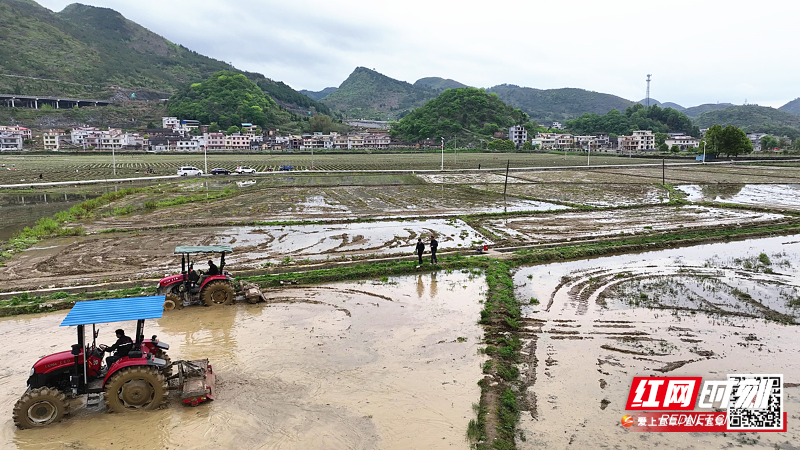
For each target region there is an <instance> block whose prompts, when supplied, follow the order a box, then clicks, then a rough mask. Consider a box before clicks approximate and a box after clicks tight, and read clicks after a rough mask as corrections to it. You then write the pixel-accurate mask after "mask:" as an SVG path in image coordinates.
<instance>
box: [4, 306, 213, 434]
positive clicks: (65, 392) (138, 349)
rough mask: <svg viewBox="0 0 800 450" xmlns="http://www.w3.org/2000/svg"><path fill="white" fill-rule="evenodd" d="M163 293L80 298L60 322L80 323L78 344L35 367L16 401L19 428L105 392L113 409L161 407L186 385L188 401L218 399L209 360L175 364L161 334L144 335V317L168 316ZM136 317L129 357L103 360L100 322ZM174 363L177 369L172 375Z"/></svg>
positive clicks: (40, 423)
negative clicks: (88, 338)
mask: <svg viewBox="0 0 800 450" xmlns="http://www.w3.org/2000/svg"><path fill="white" fill-rule="evenodd" d="M163 303H164V296H152V297H136V298H118V299H107V300H94V301H85V302H78V303H76V304H75V306H73V308H72V310H71V311H70V312H69V314H67V317H66V318H64V321H63V322H61V326H62V327H63V326H71V325H77V329H78V343H77V344H73V345H72V350H71V351H64V352H60V353H54V354H52V355H50V356H45V357H44V358H42V359H40V360H39V361H37V362H36V364H34V365H33V367H32V368H31V374H30V377H29V378H28V389H27V390H26V391H25V394H23V395H22V397H21V398H20V399H19V400H18V401H17V403H16V404H15V405H14V411H13V418H14V423H15V424H16V425H17V427H19V428H35V427H42V426H45V425H48V424H51V423H54V422H58V421H60V420H61V419H62V418H63V417H64V416H65V415H67V414H69V410H70V400H71V399H74V398H77V397H78V396H80V395H87V394H88V395H89V396H90V399H91V398H92V397H91V396H92V395H94V396H97V397H96V399H97V400H98V401H99V395H100V394H103V395H104V397H105V405H106V408H107V409H108V410H109V411H112V412H126V411H136V410H152V409H158V408H159V407H161V406H162V405H164V404H166V402H167V394H168V390H170V389H182V390H183V392H182V394H181V399H182V401H183V402H184V403H186V404H190V405H197V404H198V403H201V402H204V401H206V400H213V398H214V395H213V388H214V374H213V372H212V370H211V365H210V364H208V360H207V359H206V360H197V361H176V362H174V363H171V362H170V359H169V356H167V354H166V350H167V349H169V345H168V344H165V343H164V342H160V341H159V340H158V338H157V337H156V336H153V337H152V338H151V339H145V338H144V321H145V319H155V318H159V317H161V315H162V314H163V309H162V305H163ZM131 320H136V335H135V336H133V337H132V338H133V346H132V348H131V350H130V351H129V352H128V354H127V355H126V356H122V357H121V358H119V359H118V360H116V361H113V362H112V364H111V366H110V367H106V366H105V365H104V364H103V355H104V354H105V348H106V347H105V346H103V345H102V344H101V345H97V343H96V339H97V336H98V334H99V330H98V329H96V328H95V324H98V323H109V322H123V321H131ZM88 324H91V325H92V342H91V344H89V343H88V342H86V336H85V328H86V325H88ZM173 367H177V368H178V373H177V374H176V375H172V369H173Z"/></svg>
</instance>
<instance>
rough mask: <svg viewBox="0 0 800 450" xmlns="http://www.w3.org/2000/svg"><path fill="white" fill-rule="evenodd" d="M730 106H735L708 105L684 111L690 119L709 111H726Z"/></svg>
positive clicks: (723, 104) (692, 107)
mask: <svg viewBox="0 0 800 450" xmlns="http://www.w3.org/2000/svg"><path fill="white" fill-rule="evenodd" d="M730 106H733V103H706V104H703V105H697V106H691V107H689V108H686V109H684V110H683V113H684V114H686V115H687V116H689V117H697V116H699V115H700V114H703V113H707V112H709V111H719V110H720V109H725V108H728V107H730Z"/></svg>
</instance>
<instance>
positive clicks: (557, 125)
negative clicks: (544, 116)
mask: <svg viewBox="0 0 800 450" xmlns="http://www.w3.org/2000/svg"><path fill="white" fill-rule="evenodd" d="M550 128H552V129H554V130H563V129H564V126H563V125H561V122H553V125H552V126H550Z"/></svg>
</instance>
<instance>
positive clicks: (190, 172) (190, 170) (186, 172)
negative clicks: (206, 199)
mask: <svg viewBox="0 0 800 450" xmlns="http://www.w3.org/2000/svg"><path fill="white" fill-rule="evenodd" d="M202 174H203V171H202V170H200V169H198V168H197V167H192V166H185V167H178V175H180V176H182V177H187V176H199V175H202Z"/></svg>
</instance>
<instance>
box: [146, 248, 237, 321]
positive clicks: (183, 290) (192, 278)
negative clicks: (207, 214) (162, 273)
mask: <svg viewBox="0 0 800 450" xmlns="http://www.w3.org/2000/svg"><path fill="white" fill-rule="evenodd" d="M232 252H233V249H232V248H231V246H230V245H200V246H179V247H175V253H174V254H176V255H181V273H180V274H177V275H170V276H167V277H164V278H162V279H161V281H159V283H158V289H157V292H158V293H159V294H161V295H164V296H165V298H166V299H165V301H164V309H167V310H169V309H174V308H176V307H178V308H180V307H184V306H189V305H205V306H214V305H221V304H230V303H233V301H234V299H235V292H234V289H233V282H234V278H233V277H232V276H231V274H230V273H228V271H226V270H225V254H226V253H232ZM207 254H212V255H213V254H219V255H220V257H219V265H216V264H214V266H210V267H209V270H206V271H204V270H202V269H195V267H194V265H195V263H199V264H203V262H202V261H205V260H207V259H206V257H205V256H197V255H207ZM192 257H194V259H195V260H194V261H193V260H192ZM208 261H211V262H212V263H213V257H212V259H210V260H208Z"/></svg>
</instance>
